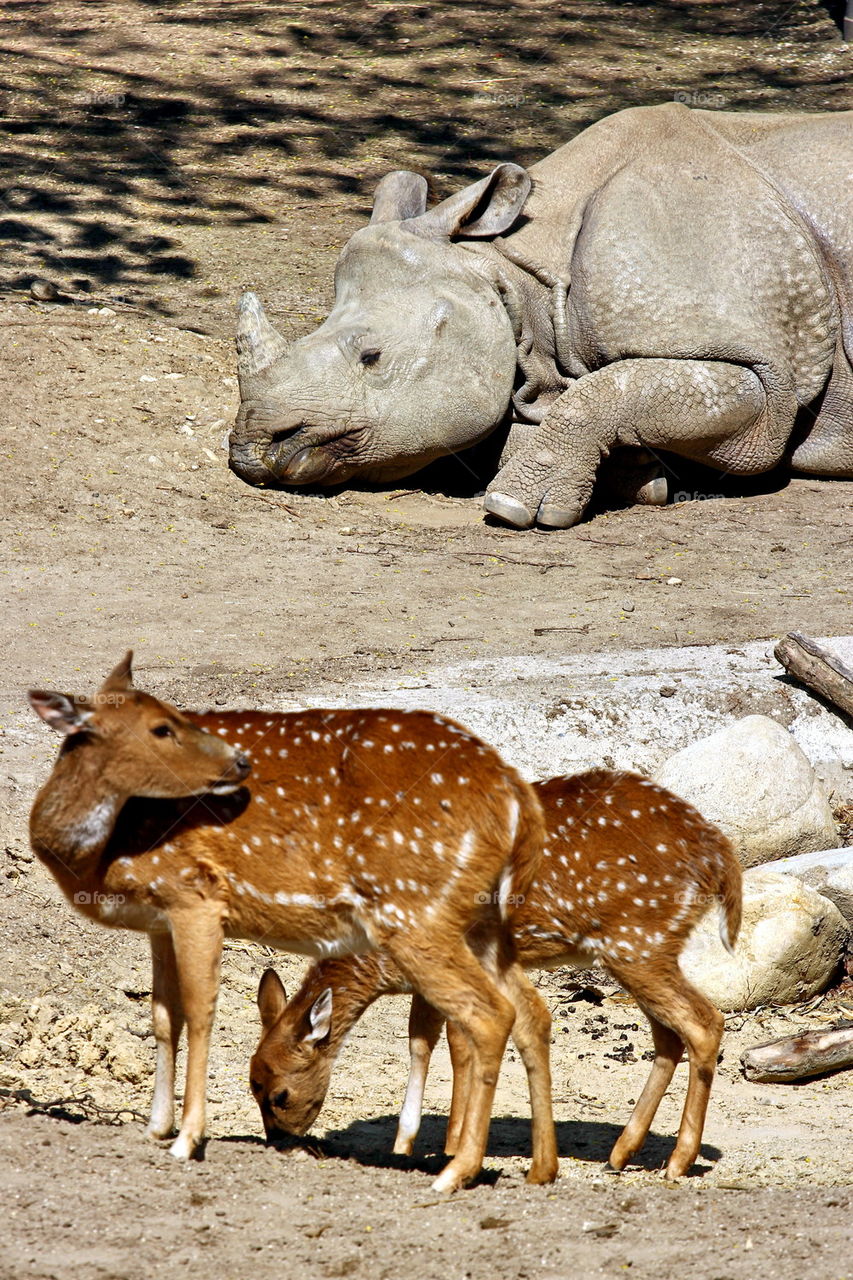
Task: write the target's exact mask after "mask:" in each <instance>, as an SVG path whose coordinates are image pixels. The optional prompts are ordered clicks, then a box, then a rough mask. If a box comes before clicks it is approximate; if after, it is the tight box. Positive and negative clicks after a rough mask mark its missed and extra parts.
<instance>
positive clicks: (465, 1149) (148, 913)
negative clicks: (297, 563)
mask: <svg viewBox="0 0 853 1280" xmlns="http://www.w3.org/2000/svg"><path fill="white" fill-rule="evenodd" d="M131 657H132V655H131V654H128V655H127V657H126V658H125V660H124V661H123V662H121V663H119V665H118V666H117V667H116V668H115V670H114V671H113V672H112V673H111V675H110V676H109V677H108V678H107V680H106V682H105V683H104V685H103V687H102V688H101V690H100V692H99V693H98V694H97V695H95V697H94V698H92V699H85V698H75V697H71V696H69V695H67V694H62V693H54V692H41V691H32V692H31V693H30V702H31V704H32V706H33V707H34V709H35V710H36V711H37V713H38V714H39V715H40V716H41V717H42V719H43V720H45V721H46V722H47V723H48V724H49V725H50V726H51V727H52V728H54V729H56V730H58V731H59V732H60V733H62V734H63V735H64V737H65V741H64V742H63V745H62V748H61V750H60V753H59V757H58V759H57V761H56V764H55V766H54V770H53V773H52V774H51V776H50V777H49V779H48V780H47V782H46V783H45V784H44V786H43V787H42V789H41V791H40V792H39V794H38V796H37V798H36V801H35V804H34V806H33V810H32V815H31V821H30V831H31V840H32V845H33V849H34V850H35V852H36V854H37V855H38V857H39V858H40V859H41V860H42V861H43V862H44V863H45V865H46V866H47V867H48V868H49V870H50V871H51V872H52V874H53V876H54V877H55V879H56V880H57V882H58V884H59V885H60V887H61V889H62V890H63V891H64V893H65V894H66V896H67V897H68V898H69V900H70V901H71V902H73V903H74V905H75V906H76V907H77V909H78V910H80V911H82V912H83V913H84V914H85V915H87V916H89V917H90V918H92V919H95V920H98V921H100V922H101V923H102V924H106V925H112V926H115V927H124V928H129V929H137V930H141V931H143V932H147V933H148V934H149V935H150V939H151V951H152V957H153V982H152V1010H153V1024H154V1036H155V1040H156V1044H157V1066H156V1074H155V1086H154V1101H153V1105H152V1111H151V1120H150V1123H149V1126H148V1133H149V1134H151V1135H152V1136H153V1137H156V1138H162V1137H166V1136H169V1135H170V1134H171V1132H172V1124H173V1118H174V1075H175V1053H176V1049H177V1045H178V1041H179V1037H180V1035H181V1031H182V1028H183V1026H184V1024H186V1028H187V1043H188V1058H187V1073H186V1089H185V1095H184V1110H183V1117H182V1123H181V1128H180V1132H179V1133H178V1136H177V1138H176V1140H175V1141H174V1143H173V1145H172V1147H171V1151H172V1154H173V1155H174V1156H176V1157H178V1158H187V1157H189V1156H191V1155H193V1153H194V1152H195V1151H196V1149H197V1148H198V1146H199V1144H200V1143H201V1141H202V1138H203V1135H204V1127H205V1096H206V1081H207V1057H208V1046H209V1042H210V1033H211V1026H212V1022H213V1014H214V1008H215V1003H216V996H217V992H218V987H219V967H220V957H221V951H222V944H223V938H224V937H226V936H236V937H242V938H249V939H255V940H258V941H261V940H262V941H264V942H266V943H268V944H270V945H273V946H277V947H281V948H282V949H285V950H290V951H301V952H304V953H305V954H308V955H314V956H318V955H319V956H336V955H342V954H346V953H348V952H368V951H373V950H376V951H377V952H380V953H382V954H387V955H388V956H389V957H390V958H391V959H392V960H393V962H394V965H395V966H396V967H397V968H398V969H399V971H400V973H401V974H403V975H405V981H406V982H408V983H410V984H411V987H412V989H413V990H414V991H416V992H418V993H419V994H420V996H422V997H423V999H424V1000H425V1001H426V1002H428V1004H429V1006H431V1007H434V1008H436V1009H438V1010H440V1011H441V1013H442V1015H443V1016H444V1017H446V1018H448V1019H449V1020H452V1021H453V1022H454V1023H455V1024H457V1025H458V1026H459V1027H460V1028H461V1029H462V1034H463V1035H464V1036H465V1038H466V1040H467V1041H468V1043H469V1047H470V1053H471V1056H472V1060H473V1066H472V1069H471V1072H470V1088H469V1091H468V1095H467V1098H466V1101H465V1105H464V1118H463V1120H462V1122H461V1125H460V1139H459V1144H458V1149H457V1152H456V1155H455V1157H454V1159H453V1160H451V1161H450V1163H449V1164H448V1165H447V1166H446V1167H445V1169H444V1170H443V1171H442V1173H441V1174H440V1175H439V1178H438V1180H437V1182H436V1184H435V1185H436V1187H437V1188H438V1189H439V1190H442V1191H447V1190H453V1189H455V1188H457V1187H459V1186H461V1185H462V1184H463V1183H465V1182H467V1181H469V1180H470V1179H471V1178H473V1177H474V1176H475V1175H476V1173H477V1172H478V1170H479V1169H480V1167H481V1164H482V1160H483V1156H484V1152H485V1147H486V1141H487V1137H488V1128H489V1120H490V1115H491V1105H492V1099H493V1095H494V1089H495V1084H496V1081H497V1075H498V1070H499V1067H500V1062H501V1058H502V1056H503V1051H504V1047H505V1045H506V1041H507V1037H508V1035H509V1032H510V1028H512V1027H513V1023H514V1026H515V1036H516V1041H517V1043H519V1047H520V1050H521V1052H522V1054H523V1056H524V1060H525V1064H526V1066H527V1068H528V1072H529V1075H530V1083H531V1096H532V1103H533V1110H534V1117H533V1149H534V1158H533V1162H532V1166H531V1170H530V1174H529V1177H530V1179H531V1180H532V1181H535V1182H541V1181H549V1180H551V1179H553V1178H554V1177H555V1176H556V1171H557V1156H556V1141H555V1136H554V1127H553V1121H552V1119H551V1109H550V1107H551V1098H550V1075H549V1066H548V1049H549V1030H550V1016H549V1013H548V1009H547V1006H545V1005H544V1002H543V1001H542V1000H541V998H540V997H539V995H538V994H537V993H536V991H535V990H534V989H533V987H532V986H531V984H530V982H529V980H528V979H527V977H526V975H525V974H524V972H523V970H521V969H520V968H519V967H518V965H517V964H516V963H515V960H514V952H513V947H512V942H511V937H510V935H509V931H508V929H507V927H506V925H505V922H504V916H505V913H506V906H507V904H508V903H509V902H510V901H511V899H512V898H513V897H514V896H516V895H519V894H525V893H526V892H527V890H528V887H529V884H530V881H531V879H532V877H533V873H534V871H535V868H536V864H537V862H538V860H539V857H540V854H541V849H542V843H543V839H544V826H543V819H542V811H541V808H540V805H539V802H538V801H537V799H536V796H535V794H534V792H533V791H532V790H531V788H529V787H528V785H527V784H526V783H525V782H523V781H522V780H521V778H520V777H519V776H518V774H517V773H516V772H515V771H514V770H513V769H511V768H510V767H509V766H508V765H506V764H504V762H503V761H502V760H501V758H500V757H499V756H498V754H497V753H496V752H495V751H493V750H492V748H491V747H488V746H486V745H485V744H484V743H482V742H481V741H479V739H477V738H475V737H474V736H473V735H471V734H470V733H468V732H467V731H466V730H464V729H463V728H461V727H460V726H459V725H457V724H454V723H453V722H452V721H450V720H446V719H444V718H443V717H441V716H437V715H432V714H431V713H429V712H423V711H410V712H404V711H380V710H359V711H356V710H310V711H300V712H294V713H288V714H271V713H268V712H257V711H222V712H220V711H217V712H207V713H204V714H196V713H188V712H187V713H182V712H179V711H178V710H176V709H175V708H174V707H172V706H169V705H168V704H167V703H164V702H160V701H158V700H157V699H156V698H153V697H151V696H150V695H148V694H145V693H142V692H139V691H137V690H136V689H134V687H133V684H132V677H131ZM250 769H251V774H250ZM264 1122H265V1125H266V1127H267V1129H268V1131H269V1132H270V1133H274V1132H275V1130H276V1128H277V1127H278V1126H279V1124H280V1122H281V1116H280V1114H279V1112H278V1110H277V1107H276V1102H275V1099H274V1098H272V1099H269V1100H265V1101H264Z"/></svg>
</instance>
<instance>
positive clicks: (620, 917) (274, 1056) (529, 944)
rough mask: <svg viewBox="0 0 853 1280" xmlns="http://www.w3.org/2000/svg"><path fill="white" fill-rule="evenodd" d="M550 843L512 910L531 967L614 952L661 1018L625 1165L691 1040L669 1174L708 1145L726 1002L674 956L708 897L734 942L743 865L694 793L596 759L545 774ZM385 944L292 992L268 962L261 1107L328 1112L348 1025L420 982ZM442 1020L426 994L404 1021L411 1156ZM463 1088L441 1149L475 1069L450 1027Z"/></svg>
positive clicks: (648, 1009)
mask: <svg viewBox="0 0 853 1280" xmlns="http://www.w3.org/2000/svg"><path fill="white" fill-rule="evenodd" d="M534 790H535V791H536V793H537V795H538V796H539V799H540V801H541V802H542V807H543V810H544V812H545V820H546V825H547V831H548V834H547V840H546V845H545V850H544V853H543V856H542V861H541V862H540V864H539V869H538V871H537V873H536V876H535V878H534V880H533V883H532V884H531V886H530V888H529V890H528V892H527V894H526V895H525V896H524V897H523V898H521V899H519V901H518V903H517V905H516V906H515V908H514V911H513V913H512V915H511V917H510V923H511V927H512V930H513V935H514V938H515V945H516V952H517V955H518V959H519V961H520V962H521V963H522V964H523V965H524V967H525V968H527V969H548V968H554V967H555V966H557V965H572V966H575V967H578V968H583V967H588V966H590V965H592V964H595V963H600V964H602V965H604V967H605V968H606V969H608V970H609V971H610V973H612V974H613V976H614V977H615V978H617V979H618V981H619V982H620V983H621V984H622V986H623V987H624V988H625V989H626V990H627V991H628V992H630V993H631V995H632V996H633V997H634V999H635V1000H636V1001H637V1004H638V1005H639V1006H640V1008H641V1009H642V1010H643V1012H644V1013H645V1015H646V1017H647V1018H648V1020H649V1023H650V1024H651V1032H652V1039H653V1042H654V1047H655V1060H654V1064H653V1066H652V1068H651V1072H650V1074H649V1077H648V1080H647V1081H646V1085H645V1088H644V1089H643V1091H642V1094H641V1095H640V1098H639V1101H638V1102H637V1104H636V1106H635V1108H634V1112H633V1114H632V1116H631V1118H630V1120H629V1121H628V1124H627V1125H626V1127H625V1129H624V1131H623V1132H622V1134H621V1136H620V1137H619V1138H618V1139H617V1141H616V1144H615V1146H614V1147H613V1150H612V1152H611V1153H610V1158H609V1165H610V1167H611V1168H612V1169H614V1170H621V1169H623V1168H624V1167H625V1165H626V1163H627V1162H628V1160H629V1159H630V1158H631V1157H632V1156H633V1155H634V1154H635V1153H636V1152H637V1151H639V1149H640V1147H641V1146H642V1145H643V1142H644V1141H645V1139H646V1136H647V1134H648V1132H649V1128H650V1126H651V1123H652V1120H653V1119H654V1116H655V1112H656V1111H657V1108H658V1105H659V1103H660V1101H661V1098H662V1097H663V1095H664V1093H665V1092H666V1089H667V1087H668V1085H669V1083H670V1081H671V1079H672V1076H673V1073H674V1071H675V1068H676V1066H677V1064H678V1062H679V1061H680V1059H681V1056H682V1053H683V1051H684V1048H685V1046H686V1048H687V1054H688V1059H689V1064H690V1074H689V1082H688V1087H687V1097H686V1100H685V1104H684V1110H683V1114H682V1119H681V1126H680V1129H679V1133H678V1139H677V1142H676V1145H675V1149H674V1150H673V1152H672V1154H671V1156H670V1158H669V1161H668V1163H667V1167H666V1175H667V1177H668V1178H676V1177H679V1176H681V1175H682V1174H684V1173H686V1171H687V1170H688V1169H689V1168H690V1166H691V1165H692V1164H693V1162H694V1160H695V1159H696V1156H697V1154H698V1152H699V1146H700V1143H701V1139H702V1130H703V1127H704V1123H705V1114H706V1111H707V1106H708V1098H709V1095H710V1090H711V1084H712V1081H713V1077H714V1070H715V1067H716V1062H717V1054H718V1051H719V1047H720V1040H721V1037H722V1031H723V1019H722V1016H721V1015H720V1013H719V1012H718V1010H717V1009H715V1008H714V1006H713V1005H712V1004H711V1003H710V1002H709V1001H708V1000H707V999H705V997H704V996H703V995H702V994H701V993H700V992H699V991H697V990H696V988H695V987H694V986H692V985H691V983H689V982H688V981H687V979H686V978H685V977H684V976H683V974H682V972H681V970H680V968H679V966H678V957H679V954H680V953H681V951H682V948H683V947H684V943H685V941H686V939H687V936H688V934H689V933H690V931H691V930H692V929H693V927H694V925H695V924H696V923H697V921H698V920H699V919H700V917H701V916H703V915H704V914H705V912H706V911H707V910H708V908H709V906H710V905H711V904H712V903H718V904H719V906H720V911H721V919H720V936H721V938H722V941H723V944H724V945H725V946H726V948H727V949H728V950H731V949H732V947H733V945H734V942H735V940H736V938H737V934H738V929H739V926H740V916H741V870H740V864H739V863H738V861H737V858H736V857H735V854H734V852H733V850H732V848H731V845H730V844H729V842H728V840H727V839H726V838H725V836H724V835H723V834H722V833H721V832H720V831H719V830H718V829H717V828H716V827H714V826H712V825H711V823H709V822H706V821H705V820H704V818H702V816H701V815H700V814H699V813H697V811H696V810H695V809H694V808H693V807H692V806H691V805H689V804H687V803H686V802H685V801H684V800H681V799H680V798H679V797H678V796H675V795H673V794H672V793H671V792H668V791H665V790H664V789H663V788H662V787H658V786H656V785H655V784H654V783H653V782H650V781H649V780H648V779H646V778H641V777H638V776H637V775H636V774H631V773H615V772H612V771H609V770H606V769H595V770H592V771H590V772H588V773H582V774H576V775H575V776H573V777H566V778H552V779H551V780H550V781H548V782H542V783H536V784H535V785H534ZM411 990H412V987H411V984H410V983H408V982H407V980H406V979H405V977H404V976H403V975H402V974H401V973H400V971H399V970H398V969H397V968H396V967H395V965H394V962H393V959H392V958H391V957H390V955H388V954H387V953H386V954H377V953H373V954H370V955H364V956H353V957H349V958H343V959H329V960H323V961H321V962H320V963H319V964H315V965H312V966H311V967H310V968H309V970H308V973H307V974H306V976H305V980H304V982H303V983H302V986H301V987H300V989H299V990H298V991H297V992H296V994H295V995H294V996H293V998H292V1000H291V1001H290V1003H288V1002H287V997H286V995H285V991H284V987H283V986H282V984H281V981H280V979H279V978H278V976H277V974H276V973H275V971H274V970H272V969H268V970H267V971H266V973H264V975H263V977H262V979H261V983H260V987H259V990H258V1006H259V1009H260V1014H261V1021H262V1026H263V1030H262V1033H261V1039H260V1043H259V1045H258V1048H257V1050H256V1052H255V1055H254V1057H253V1059H252V1063H251V1068H250V1075H251V1081H252V1088H253V1090H254V1092H255V1096H256V1097H257V1098H258V1100H259V1102H260V1103H261V1105H262V1106H263V1105H264V1104H265V1103H266V1102H267V1101H268V1100H269V1099H270V1098H271V1097H274V1098H275V1104H276V1110H277V1112H278V1114H279V1116H280V1117H281V1120H282V1122H283V1127H284V1128H285V1129H286V1130H287V1131H288V1132H291V1133H294V1134H302V1133H304V1132H305V1131H306V1130H307V1129H308V1128H309V1127H310V1125H311V1124H312V1123H313V1121H314V1119H315V1118H316V1116H317V1113H318V1112H319V1110H320V1108H321V1106H322V1104H323V1100H324V1098H325V1095H326V1091H327V1089H328V1085H329V1078H330V1075H331V1071H332V1066H333V1064H334V1060H335V1058H336V1056H337V1054H338V1051H339V1050H340V1047H341V1045H342V1043H343V1040H344V1037H345V1036H346V1034H347V1032H348V1031H349V1029H350V1028H351V1027H352V1025H353V1024H354V1023H355V1022H356V1021H357V1019H358V1018H359V1017H360V1016H361V1014H362V1013H363V1012H364V1010H365V1009H366V1008H367V1007H368V1005H370V1004H372V1003H373V1001H374V1000H375V999H377V997H378V996H381V995H393V994H400V993H404V992H408V991H411ZM443 1023H444V1018H443V1017H442V1015H441V1013H439V1012H436V1011H435V1010H434V1009H431V1008H430V1007H429V1005H428V1004H426V1003H425V1002H424V1000H423V999H422V998H421V997H420V995H418V994H417V993H416V994H415V995H414V997H413V1000H412V1012H411V1016H410V1021H409V1036H410V1053H411V1068H410V1074H409V1084H408V1087H407V1089H406V1095H405V1100H404V1103H403V1108H402V1111H401V1114H400V1123H399V1127H398V1130H397V1138H396V1141H395V1144H394V1150H395V1151H396V1152H399V1153H410V1152H411V1150H412V1146H413V1143H414V1139H415V1137H416V1135H417V1132H418V1128H419V1125H420V1118H421V1108H422V1102H423V1092H424V1084H425V1081H426V1074H427V1069H428V1066H429V1060H430V1055H431V1053H432V1050H433V1048H434V1047H435V1044H436V1041H437V1040H438V1037H439V1035H440V1034H441V1028H442V1025H443ZM448 1039H449V1041H450V1049H451V1059H452V1062H453V1069H454V1077H453V1096H452V1101H451V1109H450V1120H449V1123H448V1137H447V1142H446V1150H447V1151H449V1152H452V1151H453V1150H454V1149H455V1147H456V1145H457V1143H458V1141H459V1134H460V1124H461V1118H462V1115H463V1113H464V1105H465V1097H466V1094H467V1089H468V1073H469V1070H470V1061H469V1054H468V1052H467V1048H466V1045H465V1042H464V1039H463V1037H461V1036H460V1035H459V1033H458V1030H457V1029H456V1028H454V1027H453V1026H452V1024H448Z"/></svg>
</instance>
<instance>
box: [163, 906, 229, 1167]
mask: <svg viewBox="0 0 853 1280" xmlns="http://www.w3.org/2000/svg"><path fill="white" fill-rule="evenodd" d="M170 923H171V926H172V943H173V946H174V949H175V961H176V967H177V973H178V981H179V984H180V991H181V1001H182V1003H183V1007H184V1015H185V1017H186V1022H187V1078H186V1087H185V1090H184V1110H183V1115H182V1117H181V1128H180V1131H179V1133H178V1136H177V1138H176V1139H175V1141H174V1142H173V1143H172V1146H171V1147H170V1148H169V1151H170V1154H171V1155H173V1156H174V1157H175V1159H176V1160H188V1159H189V1158H190V1157H191V1156H192V1155H194V1154H195V1152H196V1150H197V1148H198V1147H199V1145H200V1143H201V1141H202V1139H203V1138H204V1125H205V1111H206V1101H207V1058H208V1052H209V1050H210V1033H211V1030H212V1027H213V1015H214V1013H215V1011H216V997H217V994H218V991H219V963H220V958H221V955H222V940H223V930H222V920H221V918H220V915H219V912H218V911H216V910H202V909H198V908H196V909H195V910H193V911H192V912H189V911H187V912H180V913H173V915H172V917H171V921H170Z"/></svg>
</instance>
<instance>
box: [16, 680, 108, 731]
mask: <svg viewBox="0 0 853 1280" xmlns="http://www.w3.org/2000/svg"><path fill="white" fill-rule="evenodd" d="M27 697H28V698H29V700H30V706H31V707H32V709H33V711H35V713H36V715H38V716H41V718H42V720H44V722H45V724H49V725H50V727H51V729H55V730H56V731H57V733H64V734H65V736H66V737H70V735H71V734H73V733H83V732H85V731H86V730H87V729H89V728H90V723H89V722H90V721H91V719H92V715H93V712H92V708H91V706H90V705H89V703H88V702H86V701H85V700H84V699H83V698H72V697H70V696H69V695H68V694H67V693H54V692H52V691H50V690H46V689H30V691H29V693H28V694H27Z"/></svg>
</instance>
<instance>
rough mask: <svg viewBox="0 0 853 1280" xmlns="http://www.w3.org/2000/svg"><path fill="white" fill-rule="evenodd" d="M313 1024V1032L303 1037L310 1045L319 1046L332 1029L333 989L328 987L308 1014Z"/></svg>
mask: <svg viewBox="0 0 853 1280" xmlns="http://www.w3.org/2000/svg"><path fill="white" fill-rule="evenodd" d="M308 1017H309V1019H310V1022H311V1030H310V1031H309V1032H308V1033H307V1035H305V1036H303V1040H305V1041H306V1042H307V1043H308V1044H318V1043H319V1041H320V1040H325V1039H326V1036H327V1035H328V1034H329V1032H330V1031H331V1029H332V988H331V987H326V990H325V991H324V992H323V993H322V995H319V996H318V997H317V999H316V1000H315V1001H314V1003H313V1004H312V1006H311V1010H310V1012H309V1014H308Z"/></svg>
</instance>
